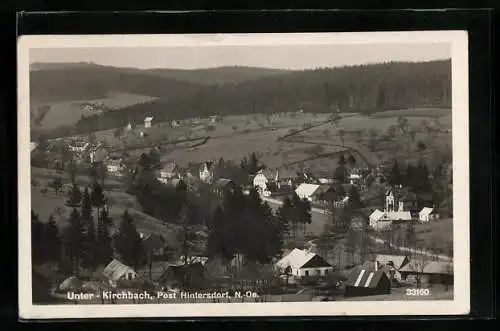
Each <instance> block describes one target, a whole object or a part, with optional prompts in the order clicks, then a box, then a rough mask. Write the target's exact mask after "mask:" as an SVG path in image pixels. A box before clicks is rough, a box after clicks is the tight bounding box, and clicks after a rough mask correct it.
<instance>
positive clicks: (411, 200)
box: [385, 187, 418, 211]
mask: <svg viewBox="0 0 500 331" xmlns="http://www.w3.org/2000/svg"><path fill="white" fill-rule="evenodd" d="M385 199H386V209H387V210H388V211H394V210H398V211H403V210H409V211H417V210H418V200H417V195H416V194H415V193H413V192H411V191H410V189H408V188H403V187H395V188H391V189H389V190H387V192H386V194H385Z"/></svg>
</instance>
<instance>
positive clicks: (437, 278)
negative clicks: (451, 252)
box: [399, 260, 453, 285]
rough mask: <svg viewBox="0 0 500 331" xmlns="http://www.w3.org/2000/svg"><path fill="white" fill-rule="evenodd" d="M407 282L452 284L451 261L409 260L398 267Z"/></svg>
mask: <svg viewBox="0 0 500 331" xmlns="http://www.w3.org/2000/svg"><path fill="white" fill-rule="evenodd" d="M399 272H400V273H401V276H402V277H403V279H405V280H406V281H407V282H410V283H417V282H420V284H443V285H451V284H453V263H452V262H444V261H427V260H411V261H410V262H409V263H408V264H406V265H405V266H404V267H402V268H401V269H399Z"/></svg>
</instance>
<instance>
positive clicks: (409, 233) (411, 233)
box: [405, 221, 417, 255]
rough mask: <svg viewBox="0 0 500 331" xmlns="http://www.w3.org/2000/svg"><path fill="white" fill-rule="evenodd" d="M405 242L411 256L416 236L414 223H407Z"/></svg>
mask: <svg viewBox="0 0 500 331" xmlns="http://www.w3.org/2000/svg"><path fill="white" fill-rule="evenodd" d="M405 240H406V243H407V245H408V251H409V255H411V250H412V249H415V247H416V244H417V234H416V231H415V224H414V221H410V222H408V224H407V226H406V232H405Z"/></svg>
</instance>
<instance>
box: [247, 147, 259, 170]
mask: <svg viewBox="0 0 500 331" xmlns="http://www.w3.org/2000/svg"><path fill="white" fill-rule="evenodd" d="M258 170H259V159H258V157H257V154H256V153H255V152H252V154H250V164H249V165H248V173H249V174H252V175H253V174H256V173H257V171H258Z"/></svg>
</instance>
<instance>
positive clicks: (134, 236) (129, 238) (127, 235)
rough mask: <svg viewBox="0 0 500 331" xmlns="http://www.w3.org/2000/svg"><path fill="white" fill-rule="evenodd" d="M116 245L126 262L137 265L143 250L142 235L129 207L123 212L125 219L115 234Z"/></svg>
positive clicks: (118, 252) (117, 250) (116, 249)
mask: <svg viewBox="0 0 500 331" xmlns="http://www.w3.org/2000/svg"><path fill="white" fill-rule="evenodd" d="M114 246H115V251H116V253H117V254H118V255H119V256H120V258H121V261H122V262H123V263H124V264H126V265H129V266H133V267H134V268H136V267H137V265H138V263H139V256H140V252H141V249H140V248H141V247H140V246H141V237H140V235H139V233H138V232H137V228H136V226H135V222H134V219H133V218H132V216H130V214H129V212H128V209H125V211H124V212H123V220H122V222H121V223H120V225H119V226H118V230H117V232H116V234H115V235H114Z"/></svg>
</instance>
